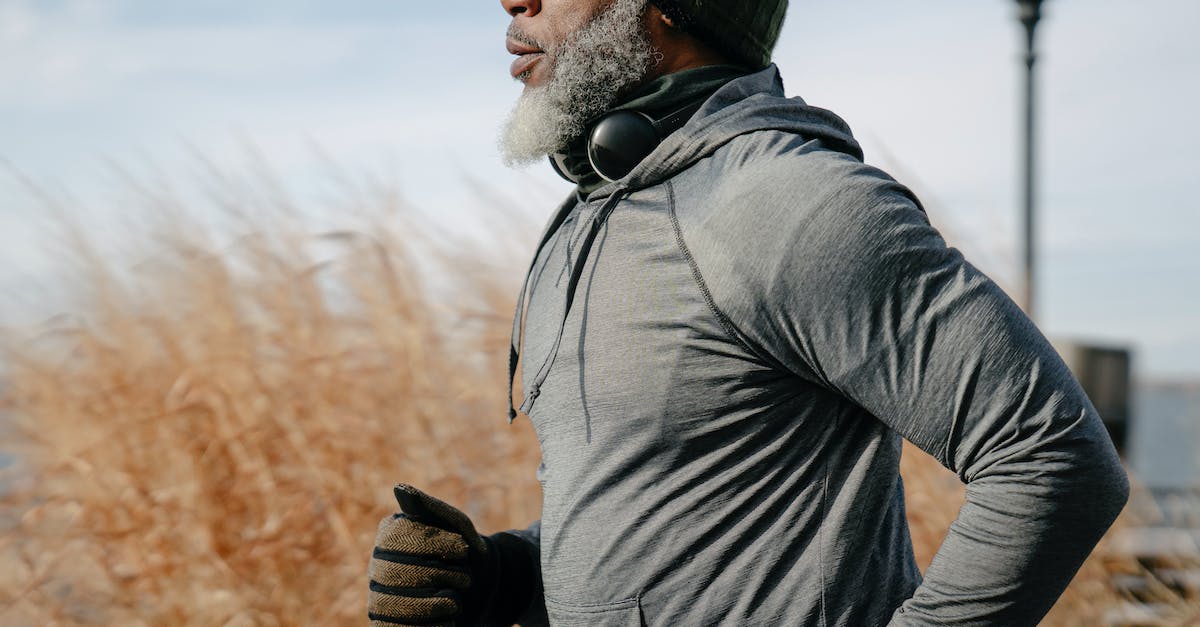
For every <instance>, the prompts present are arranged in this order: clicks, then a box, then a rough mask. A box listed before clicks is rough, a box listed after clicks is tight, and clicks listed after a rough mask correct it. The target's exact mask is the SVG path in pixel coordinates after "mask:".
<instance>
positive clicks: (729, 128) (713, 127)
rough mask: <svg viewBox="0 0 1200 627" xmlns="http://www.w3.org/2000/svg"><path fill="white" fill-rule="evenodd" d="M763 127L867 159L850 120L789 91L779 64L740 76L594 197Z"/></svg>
mask: <svg viewBox="0 0 1200 627" xmlns="http://www.w3.org/2000/svg"><path fill="white" fill-rule="evenodd" d="M762 130H782V131H789V132H792V133H796V134H797V135H800V136H802V137H804V138H806V139H810V140H819V141H820V142H821V143H822V144H823V145H824V146H825V147H827V148H829V149H831V150H835V151H838V152H842V153H845V154H847V155H850V156H851V157H853V158H855V159H857V160H859V161H862V159H863V153H862V148H861V147H860V146H859V144H858V141H857V140H855V139H854V136H853V134H852V133H851V131H850V127H849V125H847V124H846V122H845V121H843V120H842V119H841V118H840V117H838V116H837V115H836V114H834V113H833V112H831V111H827V110H825V109H821V108H819V107H813V106H809V105H808V104H807V103H806V102H804V100H803V99H801V98H799V97H792V98H788V97H787V96H786V95H785V94H784V88H783V79H782V77H781V76H780V74H779V68H778V67H777V66H776V65H775V64H771V65H769V66H767V67H766V68H764V69H762V70H760V71H758V72H754V73H752V74H747V75H745V76H742V77H739V78H735V79H733V80H731V81H729V82H727V83H725V84H724V86H722V87H721V88H720V89H718V90H717V91H716V92H714V93H713V95H712V96H710V97H709V98H708V100H707V101H705V103H704V104H703V105H702V106H701V107H700V110H699V111H697V112H696V114H695V115H693V116H692V118H691V120H689V121H688V122H687V123H686V124H684V126H683V128H681V129H679V130H678V131H676V132H674V133H672V134H671V135H669V136H668V137H667V138H666V139H664V140H663V142H662V143H661V144H659V145H658V147H657V148H655V149H654V151H653V152H651V153H650V155H648V156H647V157H646V158H645V159H643V160H642V162H641V163H639V164H638V165H637V167H635V168H634V169H633V170H632V171H631V172H630V173H629V174H628V175H626V176H625V178H623V179H621V180H620V181H617V182H616V183H608V184H605V185H603V186H601V187H599V188H598V189H596V190H594V191H593V192H591V194H590V197H591V198H596V197H603V196H606V195H608V194H610V193H611V192H612V190H613V189H616V187H617V185H618V184H619V185H621V186H622V187H623V188H625V189H628V190H630V191H634V190H637V189H641V188H645V187H650V186H652V185H656V184H658V183H660V182H662V181H664V180H666V179H668V178H670V177H672V176H674V175H675V174H677V173H679V172H680V171H682V170H684V169H686V168H688V167H690V166H691V165H692V164H694V163H696V162H697V161H699V160H700V159H703V158H705V157H707V156H709V155H711V154H713V153H714V152H716V150H717V149H718V148H720V147H721V146H724V145H725V144H727V143H729V142H730V141H732V140H733V139H735V138H737V137H739V136H741V135H746V134H748V133H753V132H756V131H762Z"/></svg>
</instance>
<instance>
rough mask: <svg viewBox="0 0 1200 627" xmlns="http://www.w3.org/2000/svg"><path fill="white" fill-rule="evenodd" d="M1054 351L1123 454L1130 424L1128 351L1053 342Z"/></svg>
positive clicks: (1069, 342)
mask: <svg viewBox="0 0 1200 627" xmlns="http://www.w3.org/2000/svg"><path fill="white" fill-rule="evenodd" d="M1054 348H1055V349H1056V350H1057V351H1058V353H1059V354H1060V355H1062V358H1063V361H1065V362H1067V366H1068V367H1069V368H1070V369H1071V372H1072V373H1074V375H1075V378H1076V379H1079V383H1080V384H1081V385H1083V390H1084V391H1085V392H1087V395H1088V398H1090V399H1091V400H1092V404H1093V405H1095V406H1096V411H1098V412H1099V413H1100V418H1101V419H1102V420H1103V421H1104V426H1105V427H1107V428H1108V434H1109V436H1111V437H1112V439H1113V443H1115V444H1116V445H1117V451H1119V452H1120V453H1121V455H1125V452H1126V450H1127V445H1128V443H1129V432H1130V423H1131V422H1132V419H1131V411H1130V404H1131V393H1130V390H1131V387H1132V385H1131V384H1132V371H1131V367H1130V351H1129V349H1127V348H1123V347H1116V346H1097V345H1095V344H1087V343H1083V342H1074V341H1060V342H1055V343H1054Z"/></svg>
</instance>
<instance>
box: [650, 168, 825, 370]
mask: <svg viewBox="0 0 1200 627" xmlns="http://www.w3.org/2000/svg"><path fill="white" fill-rule="evenodd" d="M666 191H667V211H668V213H669V215H670V220H671V228H672V230H673V232H674V236H675V243H676V245H677V246H678V248H679V251H680V254H682V255H683V257H684V259H685V260H686V261H687V264H688V267H689V270H690V271H691V275H692V279H693V280H694V281H695V283H696V287H697V289H699V290H700V293H701V295H702V296H703V298H704V302H705V304H706V305H707V306H708V309H709V311H710V312H711V313H712V314H713V316H714V317H715V318H716V319H717V322H718V323H719V324H720V325H721V329H722V330H723V331H724V332H725V335H726V336H727V337H728V339H729V340H730V341H732V342H734V343H735V344H737V345H738V346H739V347H741V348H742V350H745V351H746V352H747V353H749V354H750V355H753V356H754V357H755V358H757V359H758V360H760V361H762V362H763V363H765V364H767V365H769V366H770V367H771V368H774V369H776V370H779V371H781V372H787V373H790V374H796V375H800V376H804V377H806V378H810V379H812V380H813V381H815V382H818V383H819V384H820V385H822V386H825V387H828V383H827V382H826V381H824V379H823V378H821V377H819V376H818V375H816V374H815V373H816V372H817V371H816V370H815V369H814V368H813V366H812V364H809V363H808V362H807V360H805V362H804V366H805V367H806V368H808V370H809V373H805V374H802V375H801V374H800V373H796V372H795V370H794V369H793V368H789V367H787V366H786V365H785V364H784V363H783V362H781V361H780V360H779V359H776V358H775V357H774V356H772V355H771V354H770V353H769V352H766V351H763V350H760V349H757V348H755V347H754V346H752V345H751V343H750V342H749V341H747V340H746V336H745V334H744V333H743V332H742V331H741V330H740V329H739V328H738V326H737V324H736V323H735V322H734V321H733V319H732V318H731V317H730V316H729V315H728V314H726V313H725V311H724V310H723V309H722V308H721V306H720V305H718V304H717V302H716V298H715V297H714V296H713V293H712V290H711V289H710V288H709V286H708V282H707V281H706V280H705V278H704V273H703V272H702V271H701V270H700V264H699V263H698V262H697V261H696V257H695V255H694V254H693V253H692V250H691V248H690V247H689V246H688V244H687V240H686V239H685V238H684V235H683V228H682V226H681V225H680V223H679V215H678V211H677V207H676V195H675V188H674V185H673V184H672V183H671V182H670V181H667V182H666Z"/></svg>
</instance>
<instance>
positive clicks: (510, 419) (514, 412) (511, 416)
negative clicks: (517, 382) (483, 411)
mask: <svg viewBox="0 0 1200 627" xmlns="http://www.w3.org/2000/svg"><path fill="white" fill-rule="evenodd" d="M516 419H517V410H515V409H513V408H511V407H509V408H508V424H510V425H511V424H512V423H513V422H514V421H516Z"/></svg>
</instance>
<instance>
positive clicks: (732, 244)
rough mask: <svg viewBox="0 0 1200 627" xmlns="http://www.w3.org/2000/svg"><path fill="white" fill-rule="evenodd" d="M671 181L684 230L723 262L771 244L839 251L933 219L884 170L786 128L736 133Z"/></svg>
mask: <svg viewBox="0 0 1200 627" xmlns="http://www.w3.org/2000/svg"><path fill="white" fill-rule="evenodd" d="M670 187H671V192H672V195H673V201H674V202H673V205H674V206H673V209H674V212H675V220H676V221H677V223H678V226H679V229H680V231H681V236H682V237H683V238H684V240H685V241H687V242H688V243H689V244H690V245H691V246H692V247H693V248H695V249H696V250H694V251H693V252H694V253H695V254H696V256H697V257H698V258H703V257H706V256H709V257H712V258H713V259H720V260H724V263H726V264H732V263H737V260H739V259H742V258H744V256H745V255H756V256H759V257H761V256H762V255H764V254H767V253H773V252H774V251H779V252H785V251H793V252H794V253H796V254H797V255H799V256H800V257H808V258H812V257H813V256H823V255H827V254H833V253H837V254H839V255H841V254H845V253H848V252H850V251H852V250H853V249H860V250H861V249H863V248H862V247H865V248H871V247H872V246H875V245H878V244H880V241H879V240H880V238H890V237H892V236H893V235H895V233H896V228H897V227H898V226H901V225H905V224H907V225H913V226H916V227H919V228H921V229H927V228H930V227H929V222H928V219H927V218H926V217H925V214H924V209H923V208H922V207H921V205H920V203H919V201H918V200H917V198H916V197H915V196H914V195H913V193H912V192H911V191H910V190H909V189H908V188H907V187H905V186H904V185H901V184H900V183H898V182H897V181H896V180H895V179H893V178H892V177H891V176H889V175H888V174H887V173H886V172H884V171H882V170H880V169H879V168H876V167H874V166H871V165H867V164H864V163H863V162H862V161H859V160H858V159H857V158H855V157H853V156H851V155H847V154H845V153H841V152H837V151H835V150H831V149H829V148H827V147H826V146H825V145H824V144H823V143H822V142H821V140H819V139H810V138H808V137H805V136H803V135H801V134H797V133H794V132H789V131H784V130H762V131H756V132H753V133H747V134H745V135H742V136H739V137H737V138H735V139H733V140H732V141H730V142H728V143H727V144H725V145H724V146H722V147H721V148H720V149H718V150H717V151H715V152H714V153H713V154H712V155H710V156H709V157H708V158H705V159H702V160H700V161H698V162H697V163H695V164H694V165H693V166H692V167H691V168H689V169H688V170H685V171H683V172H681V173H680V174H678V175H677V176H675V177H674V178H673V179H672V180H671V181H670ZM797 247H801V248H797ZM761 263H762V261H761V260H760V261H759V262H758V263H756V264H755V265H760V264H761ZM723 269H728V270H734V268H723Z"/></svg>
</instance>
